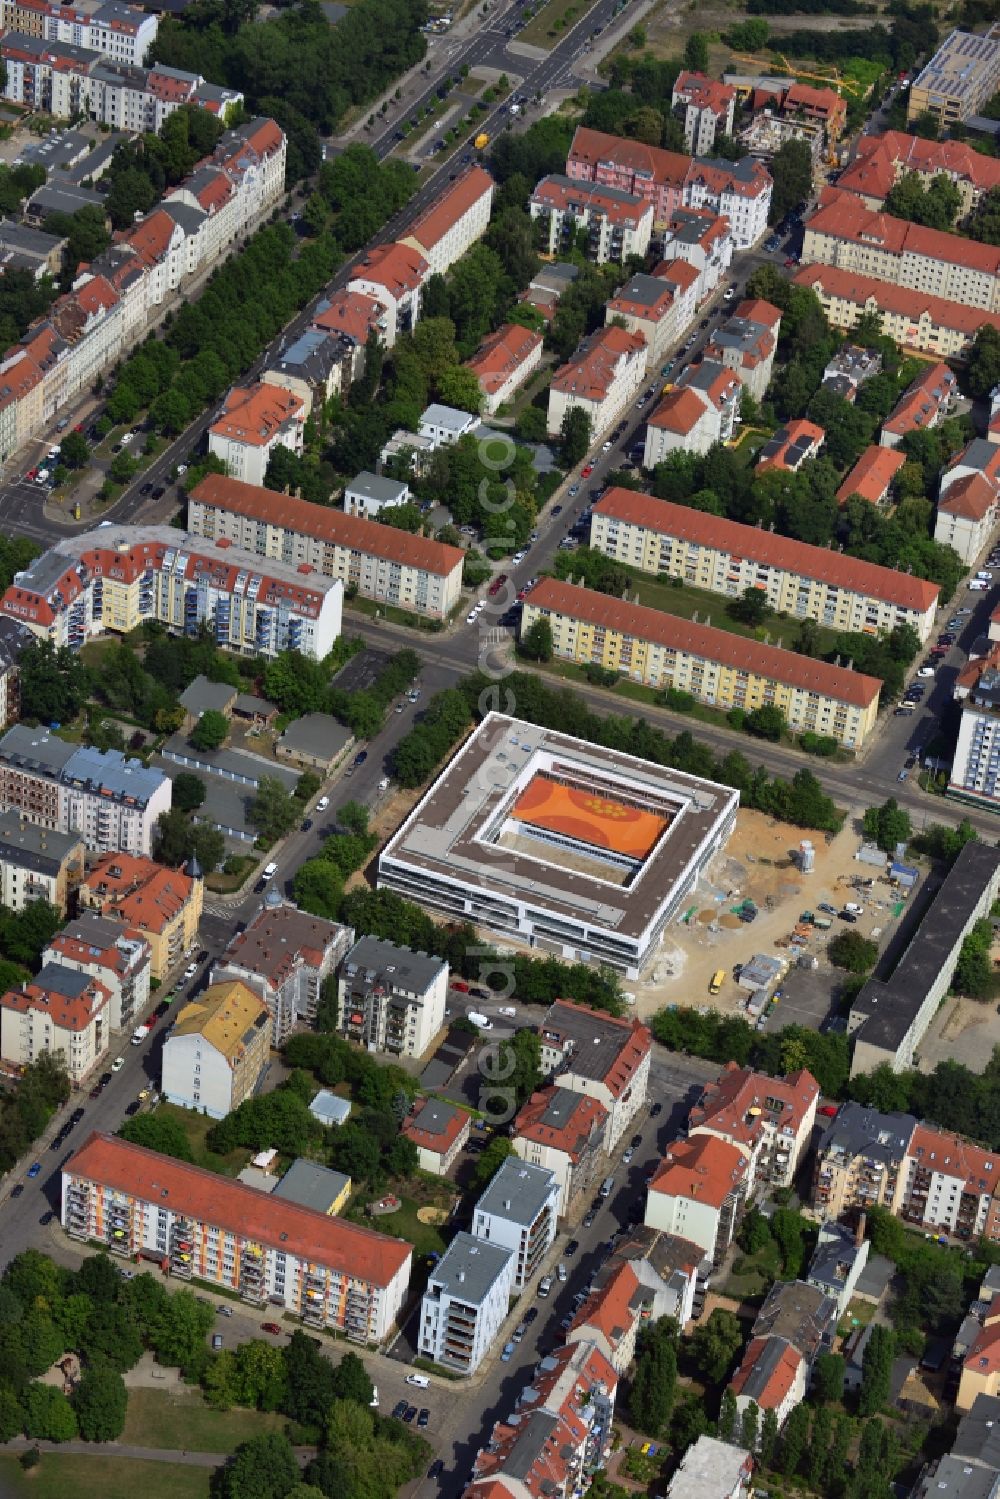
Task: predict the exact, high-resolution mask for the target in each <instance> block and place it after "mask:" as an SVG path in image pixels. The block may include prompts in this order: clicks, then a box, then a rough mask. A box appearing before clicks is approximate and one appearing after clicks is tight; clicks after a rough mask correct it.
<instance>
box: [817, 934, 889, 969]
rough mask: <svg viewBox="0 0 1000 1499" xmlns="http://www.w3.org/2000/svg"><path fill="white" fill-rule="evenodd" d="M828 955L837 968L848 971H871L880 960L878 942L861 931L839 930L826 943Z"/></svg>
mask: <svg viewBox="0 0 1000 1499" xmlns="http://www.w3.org/2000/svg"><path fill="white" fill-rule="evenodd" d="M826 955H827V957H828V958H829V959H830V962H831V963H833V964H834V965H835V966H836V967H837V968H845V969H846V970H847V972H848V973H870V972H871V970H872V969H873V968H874V967H875V964H876V963H877V962H878V943H877V942H872V941H871V940H870V939H869V938H868V937H862V935H861V933H860V932H855V931H852V930H850V929H849V930H847V931H846V932H838V933H837V935H836V937H834V938H833V939H832V940H831V941H830V942H828V943H827V945H826Z"/></svg>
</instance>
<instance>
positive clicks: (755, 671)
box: [521, 578, 882, 749]
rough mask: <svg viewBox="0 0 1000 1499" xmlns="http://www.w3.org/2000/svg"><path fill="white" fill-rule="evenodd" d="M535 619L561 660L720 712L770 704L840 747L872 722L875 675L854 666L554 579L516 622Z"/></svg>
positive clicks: (860, 738)
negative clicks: (590, 665)
mask: <svg viewBox="0 0 1000 1499" xmlns="http://www.w3.org/2000/svg"><path fill="white" fill-rule="evenodd" d="M538 619H547V620H548V622H549V626H550V628H551V630H552V644H553V650H554V653H555V655H556V656H557V657H558V658H559V659H560V660H562V661H577V662H581V663H583V662H596V663H597V665H599V666H603V667H604V668H605V669H606V670H608V671H616V672H620V673H622V674H623V675H627V676H629V677H630V678H631V679H632V680H633V681H637V682H641V683H643V685H645V686H647V687H656V688H662V689H664V690H666V689H667V688H668V687H674V688H677V689H678V690H680V691H682V692H690V693H691V695H692V697H694V698H696V699H697V700H698V701H699V702H703V703H708V704H710V705H711V706H713V707H718V708H722V709H724V710H728V709H729V708H744V709H746V710H747V711H748V712H750V711H752V710H753V709H754V708H757V707H759V706H761V705H762V704H764V703H767V704H773V705H774V706H775V707H777V708H779V709H780V710H781V712H782V713H783V714H784V716H785V720H786V722H787V723H788V725H789V727H790V728H791V729H792V730H793V731H794V732H796V733H804V732H805V731H806V730H811V731H813V732H815V733H819V734H828V735H830V736H832V737H833V738H835V739H837V741H838V742H839V743H840V744H842V745H843V746H844V748H845V749H859V748H860V747H861V745H862V744H864V742H865V741H866V739H867V738H868V735H869V734H870V733H871V732H872V730H873V729H874V727H875V721H876V717H877V714H878V698H879V692H880V691H881V687H882V683H881V682H880V681H879V680H878V679H877V678H875V677H867V676H864V675H863V674H862V673H860V672H856V671H851V670H849V669H846V668H844V667H840V666H831V665H829V663H827V662H825V661H815V660H812V659H810V658H808V657H805V656H800V655H798V654H796V653H795V652H794V651H786V650H782V649H780V648H779V647H777V646H772V645H762V644H760V643H759V642H757V641H751V640H747V639H744V638H743V637H741V636H735V635H732V634H731V633H730V632H729V631H727V630H720V629H717V628H715V627H714V626H712V625H702V624H697V623H695V622H694V621H690V620H686V619H682V618H680V617H679V616H677V615H672V614H663V613H661V611H660V610H658V609H650V608H646V607H645V606H643V605H640V604H630V603H626V602H623V601H622V600H620V599H615V598H611V597H609V596H608V595H606V594H599V593H594V592H592V591H591V590H590V589H588V588H577V587H575V586H574V585H573V584H570V583H562V582H558V581H557V580H556V579H554V578H545V579H543V580H542V582H541V583H539V584H538V585H537V587H535V588H533V589H532V591H531V593H530V594H529V595H528V597H527V599H526V600H525V604H524V613H523V615H522V619H521V628H522V630H525V631H526V630H529V629H530V628H531V626H532V625H533V624H534V623H535V621H536V620H538Z"/></svg>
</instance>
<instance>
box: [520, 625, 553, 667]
mask: <svg viewBox="0 0 1000 1499" xmlns="http://www.w3.org/2000/svg"><path fill="white" fill-rule="evenodd" d="M519 650H520V654H521V655H522V656H525V657H526V658H527V659H528V660H529V661H551V660H552V626H551V625H550V624H549V621H548V620H547V619H545V618H544V616H541V615H540V616H539V618H538V619H536V620H535V622H534V624H532V625H529V626H528V628H527V630H525V631H524V632H523V634H522V635H521V641H520V646H519Z"/></svg>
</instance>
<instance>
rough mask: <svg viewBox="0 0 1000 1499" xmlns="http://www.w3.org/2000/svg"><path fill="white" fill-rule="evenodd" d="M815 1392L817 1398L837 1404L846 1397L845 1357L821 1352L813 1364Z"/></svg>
mask: <svg viewBox="0 0 1000 1499" xmlns="http://www.w3.org/2000/svg"><path fill="white" fill-rule="evenodd" d="M813 1394H814V1395H815V1396H816V1399H817V1400H824V1401H830V1402H831V1403H832V1404H834V1405H836V1404H837V1403H839V1401H841V1400H842V1399H843V1398H844V1357H843V1354H840V1353H821V1354H820V1356H819V1358H818V1359H817V1360H816V1363H815V1364H814V1366H813Z"/></svg>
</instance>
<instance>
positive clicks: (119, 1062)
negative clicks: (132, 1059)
mask: <svg viewBox="0 0 1000 1499" xmlns="http://www.w3.org/2000/svg"><path fill="white" fill-rule="evenodd" d="M124 1066H125V1058H124V1057H115V1059H114V1061H113V1062H112V1063H111V1071H112V1072H121V1070H122V1068H123V1067H124Z"/></svg>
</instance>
